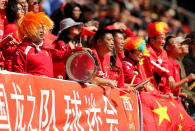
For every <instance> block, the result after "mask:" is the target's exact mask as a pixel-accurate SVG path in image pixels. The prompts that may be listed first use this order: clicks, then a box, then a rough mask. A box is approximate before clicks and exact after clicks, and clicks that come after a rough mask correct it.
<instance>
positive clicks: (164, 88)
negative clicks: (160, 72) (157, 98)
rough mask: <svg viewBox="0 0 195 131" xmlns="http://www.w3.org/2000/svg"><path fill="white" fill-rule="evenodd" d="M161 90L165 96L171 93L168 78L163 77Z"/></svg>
mask: <svg viewBox="0 0 195 131" xmlns="http://www.w3.org/2000/svg"><path fill="white" fill-rule="evenodd" d="M160 90H161V92H162V93H163V94H167V93H169V92H171V90H170V88H169V84H168V79H167V77H161V82H160Z"/></svg>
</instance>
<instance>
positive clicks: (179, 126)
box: [178, 123, 182, 131]
mask: <svg viewBox="0 0 195 131" xmlns="http://www.w3.org/2000/svg"><path fill="white" fill-rule="evenodd" d="M178 128H179V129H178V131H182V125H181V123H180V124H179V125H178Z"/></svg>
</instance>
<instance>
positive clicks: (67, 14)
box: [64, 2, 82, 22]
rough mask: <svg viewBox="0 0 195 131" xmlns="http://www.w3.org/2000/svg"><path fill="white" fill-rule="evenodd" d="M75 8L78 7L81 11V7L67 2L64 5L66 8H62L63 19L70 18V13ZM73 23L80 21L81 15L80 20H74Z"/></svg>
mask: <svg viewBox="0 0 195 131" xmlns="http://www.w3.org/2000/svg"><path fill="white" fill-rule="evenodd" d="M75 7H79V8H80V10H82V8H81V6H80V5H79V4H77V3H75V2H68V3H67V4H66V6H65V7H64V18H72V19H73V17H72V12H73V10H74V8H75ZM75 21H77V22H78V21H81V15H80V18H79V19H78V20H75Z"/></svg>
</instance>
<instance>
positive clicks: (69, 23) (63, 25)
mask: <svg viewBox="0 0 195 131" xmlns="http://www.w3.org/2000/svg"><path fill="white" fill-rule="evenodd" d="M82 25H83V23H82V22H75V21H74V20H73V19H72V18H66V19H63V20H62V21H61V22H60V31H59V32H58V36H59V35H60V33H61V32H62V31H63V30H66V29H68V28H70V27H73V26H82Z"/></svg>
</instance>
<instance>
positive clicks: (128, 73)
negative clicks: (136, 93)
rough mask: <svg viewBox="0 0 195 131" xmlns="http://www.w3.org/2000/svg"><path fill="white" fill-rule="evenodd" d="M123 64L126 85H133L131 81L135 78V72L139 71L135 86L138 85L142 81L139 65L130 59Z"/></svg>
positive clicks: (126, 59)
mask: <svg viewBox="0 0 195 131" xmlns="http://www.w3.org/2000/svg"><path fill="white" fill-rule="evenodd" d="M122 64H123V71H124V77H125V83H128V84H131V81H132V79H133V77H134V71H137V72H138V75H137V76H136V77H135V80H134V82H133V84H138V83H140V82H141V81H142V78H141V75H140V73H139V70H138V63H135V62H134V61H132V60H130V59H128V58H125V59H124V61H123V62H122Z"/></svg>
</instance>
